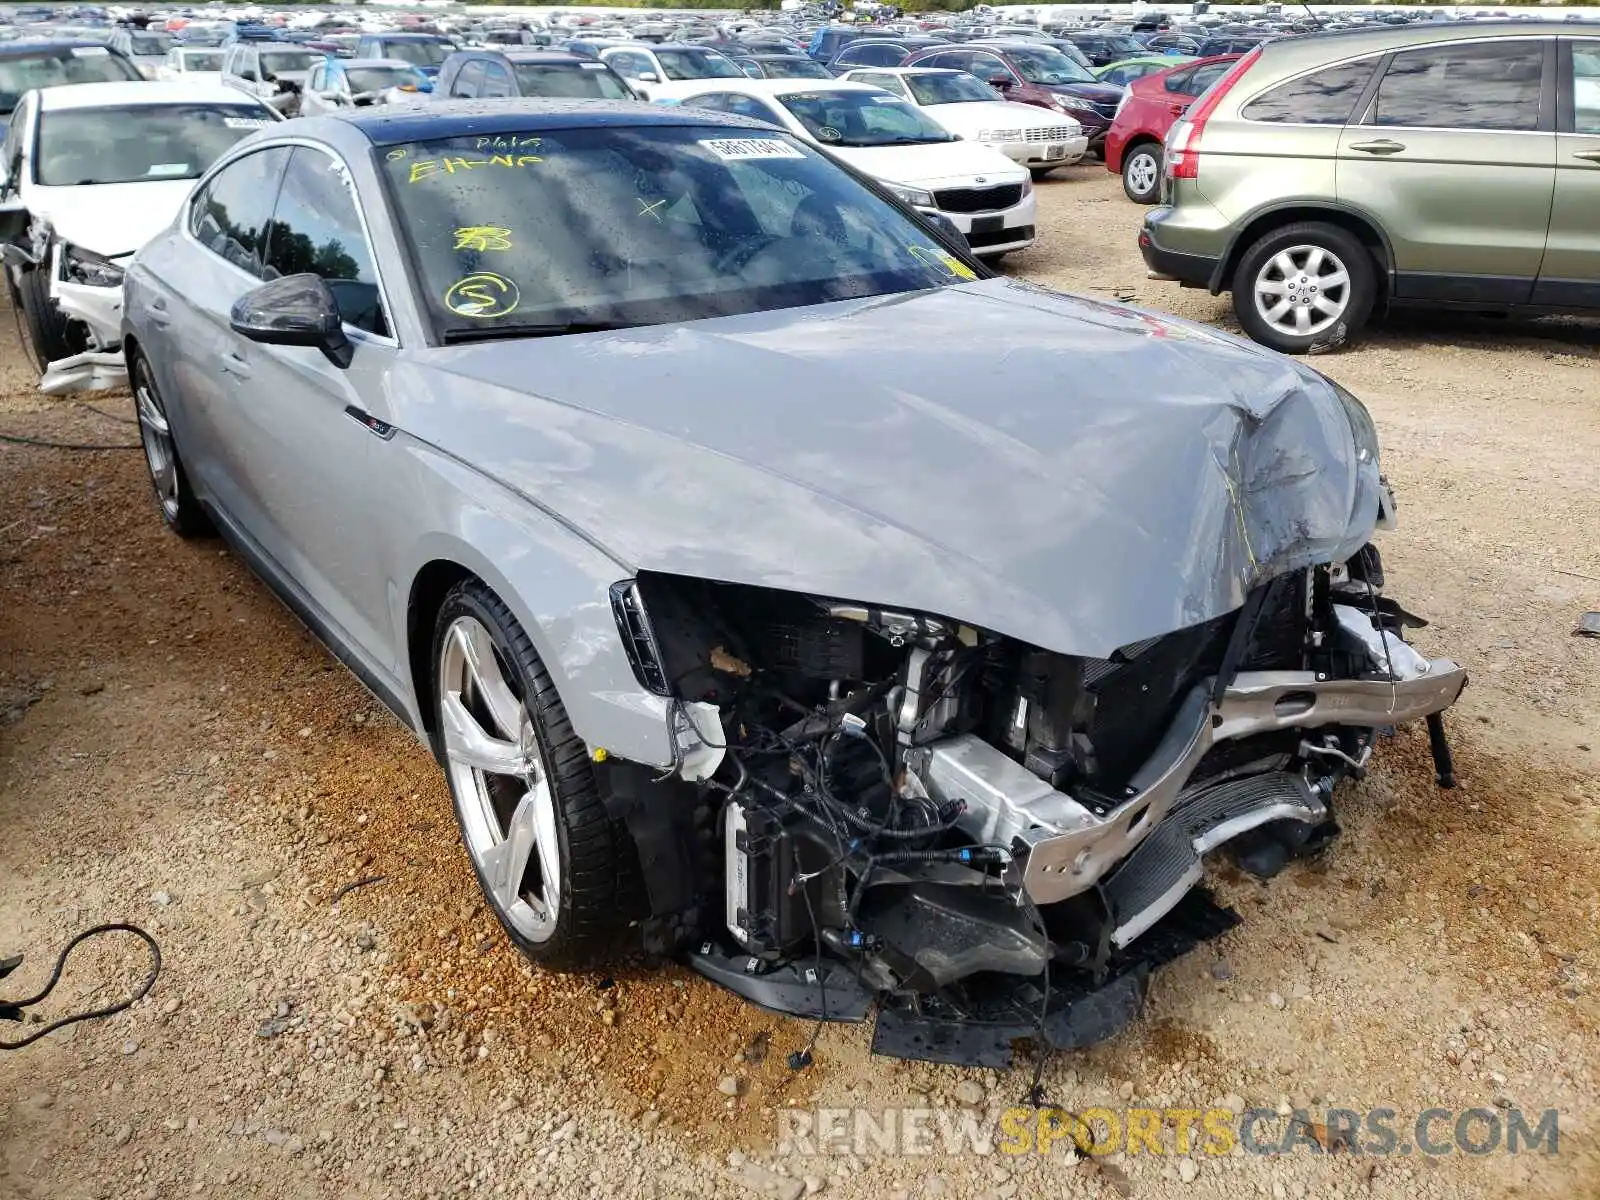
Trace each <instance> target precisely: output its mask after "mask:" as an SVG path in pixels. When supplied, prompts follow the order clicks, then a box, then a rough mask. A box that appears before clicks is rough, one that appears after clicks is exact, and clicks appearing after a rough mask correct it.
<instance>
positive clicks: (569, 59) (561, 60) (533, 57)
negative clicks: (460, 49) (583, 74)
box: [467, 46, 598, 67]
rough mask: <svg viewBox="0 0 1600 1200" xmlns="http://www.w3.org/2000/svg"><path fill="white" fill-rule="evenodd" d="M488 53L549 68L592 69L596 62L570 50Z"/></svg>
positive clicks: (527, 49)
mask: <svg viewBox="0 0 1600 1200" xmlns="http://www.w3.org/2000/svg"><path fill="white" fill-rule="evenodd" d="M467 53H469V54H481V53H483V52H482V51H468V52H467ZM489 53H490V54H495V53H498V54H499V55H500V56H501V57H502V58H504V59H506V60H507V61H508V62H514V63H531V64H548V65H550V66H560V65H562V64H565V65H567V66H575V65H580V64H582V63H588V64H589V65H590V66H591V67H593V66H594V64H595V63H596V62H597V61H598V60H596V59H593V58H590V57H589V56H588V55H587V54H574V53H572V51H570V50H540V49H536V48H534V47H532V46H530V47H528V48H526V49H523V50H518V49H516V48H515V47H512V48H510V49H506V50H499V51H495V50H490V51H489Z"/></svg>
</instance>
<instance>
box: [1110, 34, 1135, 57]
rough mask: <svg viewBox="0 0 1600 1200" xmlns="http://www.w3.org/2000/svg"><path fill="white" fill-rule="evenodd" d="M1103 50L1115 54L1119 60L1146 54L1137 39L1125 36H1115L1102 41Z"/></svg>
mask: <svg viewBox="0 0 1600 1200" xmlns="http://www.w3.org/2000/svg"><path fill="white" fill-rule="evenodd" d="M1100 44H1101V48H1102V49H1104V50H1106V51H1109V52H1110V53H1112V54H1115V55H1116V56H1117V57H1118V58H1134V57H1136V56H1138V55H1140V54H1143V53H1144V47H1143V46H1142V45H1140V44H1139V42H1138V41H1137V40H1136V39H1135V38H1131V37H1127V36H1126V35H1123V34H1113V35H1111V36H1109V37H1102V38H1101V39H1100Z"/></svg>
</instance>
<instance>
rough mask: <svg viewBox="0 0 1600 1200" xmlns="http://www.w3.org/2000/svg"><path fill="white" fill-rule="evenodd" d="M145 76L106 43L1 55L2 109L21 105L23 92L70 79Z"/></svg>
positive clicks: (109, 80)
mask: <svg viewBox="0 0 1600 1200" xmlns="http://www.w3.org/2000/svg"><path fill="white" fill-rule="evenodd" d="M140 78H143V77H142V76H141V75H140V74H139V70H138V68H137V67H135V66H134V65H133V64H132V63H130V62H129V61H128V60H127V59H125V58H123V57H122V56H121V55H118V54H113V53H111V51H110V50H107V49H106V48H105V47H104V46H74V47H72V48H71V49H63V50H51V51H49V52H48V53H45V54H37V55H33V56H31V57H28V58H0V112H10V111H11V110H12V109H14V108H16V107H17V101H18V100H20V99H22V93H24V92H28V91H32V90H33V89H34V88H49V87H59V86H61V85H62V84H67V83H113V82H118V81H121V80H125V79H140Z"/></svg>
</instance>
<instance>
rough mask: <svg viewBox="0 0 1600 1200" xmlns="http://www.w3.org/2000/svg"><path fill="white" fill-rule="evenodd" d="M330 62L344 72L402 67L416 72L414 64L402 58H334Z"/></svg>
mask: <svg viewBox="0 0 1600 1200" xmlns="http://www.w3.org/2000/svg"><path fill="white" fill-rule="evenodd" d="M330 61H332V62H333V63H334V64H335V65H336V66H340V67H343V68H345V69H346V70H348V69H349V68H351V67H363V68H365V67H404V68H408V69H410V70H413V71H414V70H416V64H415V63H408V62H406V60H405V59H403V58H335V59H332V60H330Z"/></svg>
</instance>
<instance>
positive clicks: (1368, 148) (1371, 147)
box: [1350, 138, 1406, 154]
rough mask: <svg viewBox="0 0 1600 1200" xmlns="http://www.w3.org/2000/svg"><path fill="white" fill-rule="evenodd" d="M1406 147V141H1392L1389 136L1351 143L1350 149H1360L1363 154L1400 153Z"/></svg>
mask: <svg viewBox="0 0 1600 1200" xmlns="http://www.w3.org/2000/svg"><path fill="white" fill-rule="evenodd" d="M1405 148H1406V147H1405V143H1404V142H1391V141H1390V140H1389V139H1388V138H1379V139H1378V140H1377V141H1375V142H1351V143H1350V149H1352V150H1359V151H1361V153H1363V154H1399V153H1400V151H1402V150H1404V149H1405Z"/></svg>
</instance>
